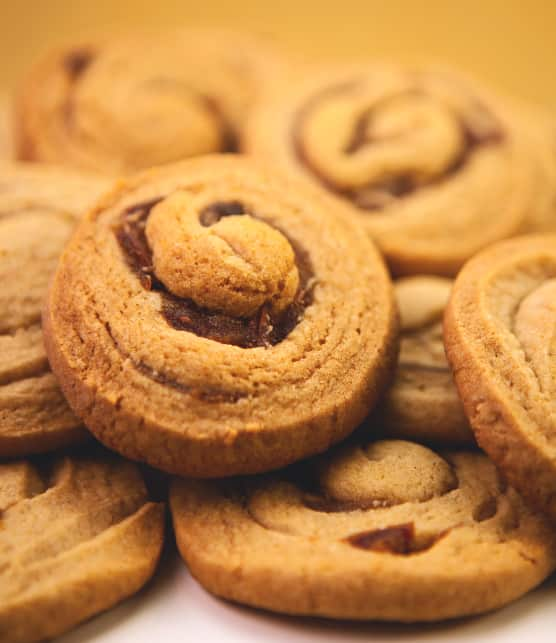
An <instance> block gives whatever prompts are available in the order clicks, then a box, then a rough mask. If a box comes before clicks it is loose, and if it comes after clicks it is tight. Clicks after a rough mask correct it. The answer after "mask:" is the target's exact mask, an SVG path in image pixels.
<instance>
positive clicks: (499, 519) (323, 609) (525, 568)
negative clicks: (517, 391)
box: [170, 440, 556, 621]
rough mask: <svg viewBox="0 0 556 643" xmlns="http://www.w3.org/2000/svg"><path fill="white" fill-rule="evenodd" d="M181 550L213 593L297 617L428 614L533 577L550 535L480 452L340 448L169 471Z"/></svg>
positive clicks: (491, 597) (461, 606)
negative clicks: (232, 469)
mask: <svg viewBox="0 0 556 643" xmlns="http://www.w3.org/2000/svg"><path fill="white" fill-rule="evenodd" d="M170 498H171V499H170V504H171V509H172V515H173V520H174V527H175V529H176V534H177V541H178V546H179V549H180V552H181V554H182V556H183V557H184V559H185V560H186V562H187V564H188V566H189V569H190V571H191V572H192V573H193V575H194V576H195V577H196V578H197V579H198V580H199V581H200V582H201V583H202V584H203V585H204V586H205V588H206V589H208V590H209V591H211V592H213V593H215V594H217V595H220V596H223V597H226V598H229V599H232V600H234V601H238V602H242V603H247V604H249V605H255V606H258V607H264V608H267V609H271V610H275V611H279V612H286V613H292V614H307V615H319V616H327V617H334V618H356V619H381V620H402V621H429V620H439V619H443V618H451V617H456V616H463V615H466V614H474V613H479V612H483V611H488V610H490V609H494V608H495V607H499V606H501V605H503V604H505V603H507V602H509V601H510V600H513V599H515V598H517V597H518V596H520V595H521V594H523V593H525V592H526V591H527V590H529V589H531V588H532V587H533V586H535V585H536V584H538V583H539V582H540V581H541V580H542V579H543V578H544V577H545V576H546V575H547V574H548V573H550V571H551V569H552V568H553V567H554V564H555V558H554V556H555V544H556V541H555V539H554V535H553V534H552V533H551V531H550V527H549V525H548V524H547V522H546V521H545V520H544V519H543V518H542V517H540V516H538V515H535V514H534V513H532V512H531V511H530V510H529V509H528V508H527V506H526V505H525V503H524V502H523V501H522V500H521V498H520V497H519V496H518V495H517V493H516V492H515V491H513V490H512V489H511V488H508V487H507V486H506V485H505V484H504V483H503V481H502V480H501V479H500V477H499V476H498V474H497V472H496V469H495V467H494V465H493V464H492V463H491V462H490V461H489V460H488V459H487V458H486V457H485V456H484V455H482V454H479V453H475V452H450V453H442V454H441V453H437V452H434V451H432V450H430V449H428V448H426V447H424V446H421V445H418V444H416V443H412V442H404V441H396V440H391V441H388V440H387V441H381V442H376V443H363V444H361V443H359V444H352V445H350V446H344V447H342V448H341V449H338V450H335V451H331V452H329V453H328V454H326V455H325V456H322V457H321V458H319V459H316V460H315V461H312V462H311V461H306V462H304V463H302V464H299V465H296V466H294V467H292V468H290V469H288V470H285V471H283V472H281V473H277V474H273V475H270V474H269V475H266V476H261V477H259V478H243V479H237V480H235V481H233V480H227V481H222V482H221V483H218V482H211V483H207V482H200V481H199V482H196V481H186V480H175V482H174V483H173V486H172V490H171V496H170Z"/></svg>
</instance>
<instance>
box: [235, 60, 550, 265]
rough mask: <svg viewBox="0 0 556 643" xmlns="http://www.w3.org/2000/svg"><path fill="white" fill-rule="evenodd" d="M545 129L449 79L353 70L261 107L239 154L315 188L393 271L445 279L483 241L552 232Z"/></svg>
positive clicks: (314, 80) (310, 81) (304, 84)
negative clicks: (273, 163) (363, 232)
mask: <svg viewBox="0 0 556 643" xmlns="http://www.w3.org/2000/svg"><path fill="white" fill-rule="evenodd" d="M541 122H542V125H541ZM545 125H546V127H545ZM548 132H549V129H548V118H546V117H545V118H541V117H540V116H539V115H538V114H537V113H535V112H533V111H529V112H528V111H527V109H525V108H522V107H521V106H520V107H516V106H514V105H513V104H512V103H510V102H509V101H506V100H504V99H502V98H498V97H497V96H495V95H493V94H491V93H490V92H488V91H487V90H484V89H483V88H481V87H479V86H477V85H476V84H475V83H472V82H471V81H469V80H467V79H465V78H460V77H459V76H458V75H457V74H454V73H452V72H447V71H444V70H440V69H410V68H403V67H395V66H386V65H383V66H379V65H367V66H363V65H361V66H359V67H358V66H355V67H350V66H347V67H344V68H339V69H326V70H323V71H321V72H320V73H319V72H318V71H316V72H313V73H312V74H311V76H310V78H306V79H304V80H303V81H301V82H299V83H294V84H293V86H292V87H291V88H289V90H288V91H286V92H284V94H283V96H282V98H281V99H275V100H274V101H272V102H271V101H268V102H267V103H266V104H265V105H263V106H261V108H260V110H259V111H258V112H257V113H256V114H255V118H254V120H253V123H252V125H250V126H249V129H248V136H247V148H248V150H250V151H252V152H254V153H256V154H259V155H261V156H264V157H268V158H269V159H270V158H272V159H275V160H277V161H278V162H279V163H280V164H281V165H283V166H284V167H286V168H288V169H289V170H290V171H292V172H295V173H296V174H297V175H299V176H301V177H303V178H305V180H309V181H311V182H312V183H313V184H315V185H317V186H319V187H320V188H321V189H322V190H323V192H325V193H326V194H327V195H328V196H329V197H330V198H332V199H333V200H334V201H335V203H336V204H337V205H338V207H340V208H341V209H342V210H343V212H344V215H345V216H346V217H355V218H356V219H357V220H359V221H360V222H361V223H362V224H363V225H364V226H365V227H366V229H367V230H368V232H369V234H370V235H371V236H372V237H373V238H374V239H375V240H376V241H377V242H378V243H379V245H380V246H381V249H382V250H383V251H384V252H385V254H386V257H387V259H388V261H389V263H390V265H391V267H392V269H393V270H394V272H395V273H397V274H414V273H418V272H423V273H435V274H444V275H453V274H455V273H456V272H457V270H458V269H459V267H461V265H462V264H463V263H464V261H465V260H466V259H467V258H469V257H470V256H471V255H473V254H474V253H475V252H477V251H478V250H479V249H480V248H482V247H484V246H486V245H487V244H488V243H491V242H493V241H496V240H499V239H501V238H504V237H508V236H511V235H514V234H516V233H518V232H520V231H522V230H523V229H526V228H528V227H529V228H532V227H540V228H544V227H548V228H550V229H552V230H553V229H554V225H555V223H554V213H555V212H556V209H555V205H556V199H555V197H556V175H555V169H556V168H555V166H554V162H553V160H551V159H550V154H551V153H550V152H549V145H547V139H548ZM542 137H544V139H545V140H544V142H543V141H542V140H541V139H542Z"/></svg>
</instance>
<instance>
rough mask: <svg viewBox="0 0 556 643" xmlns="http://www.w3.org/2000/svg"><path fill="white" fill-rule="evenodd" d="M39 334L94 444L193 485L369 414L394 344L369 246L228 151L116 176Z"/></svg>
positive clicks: (382, 275) (304, 447)
mask: <svg viewBox="0 0 556 643" xmlns="http://www.w3.org/2000/svg"><path fill="white" fill-rule="evenodd" d="M346 292H349V297H347V296H346ZM43 322H44V324H45V333H46V334H47V335H48V339H47V342H46V344H47V351H48V355H49V358H50V361H51V364H52V367H53V369H54V371H55V372H56V374H57V376H58V378H59V380H60V382H61V386H62V389H63V391H64V393H65V394H66V396H67V398H68V400H69V402H70V404H71V405H72V408H73V409H74V410H75V412H76V413H77V415H79V416H80V417H81V418H82V419H83V420H84V422H85V423H86V425H87V426H88V427H89V428H90V429H91V431H92V432H93V433H94V434H95V435H96V436H97V437H98V438H99V439H100V440H101V441H102V442H103V443H105V444H106V445H107V446H109V447H111V448H113V449H115V450H116V451H119V452H120V453H122V454H123V455H125V456H127V457H130V458H132V459H138V460H144V461H146V462H148V463H149V464H151V465H153V466H155V467H158V468H161V469H163V470H166V471H169V472H172V473H178V474H181V475H191V476H199V477H217V476H224V475H231V474H235V473H255V472H260V471H265V470H268V469H272V468H277V467H280V466H283V465H285V464H289V463H291V462H293V461H295V460H297V459H300V458H302V457H305V456H308V455H310V454H314V453H318V452H320V451H324V450H325V449H326V448H328V447H329V446H330V445H331V444H333V443H335V442H337V441H338V440H340V439H342V438H344V437H345V436H346V435H348V434H349V433H350V432H351V431H352V430H353V429H354V428H355V427H356V426H357V424H358V423H359V422H361V421H362V420H363V418H364V417H365V416H366V415H367V414H368V412H369V411H370V409H371V408H372V407H373V406H374V404H375V402H376V400H377V398H378V396H379V395H380V393H382V391H383V389H384V387H385V385H386V383H387V382H388V380H389V378H390V376H391V373H392V370H393V368H394V362H395V356H396V349H397V315H396V307H395V302H394V296H393V289H392V285H391V282H390V279H389V276H388V274H387V271H386V268H385V266H384V264H383V262H382V259H381V257H380V256H379V254H378V252H377V251H376V249H375V248H374V246H373V245H372V243H371V242H370V241H369V240H368V239H367V238H366V236H365V235H361V234H360V232H359V230H358V229H357V228H356V227H355V226H352V225H349V224H346V223H345V222H342V221H341V220H339V219H338V218H337V217H335V216H334V212H333V211H330V210H329V209H328V206H327V204H326V203H321V202H320V200H319V196H318V194H315V193H314V192H313V191H312V190H310V189H304V186H302V185H301V186H300V185H298V184H297V183H295V182H291V181H289V180H288V179H286V178H283V177H281V176H280V175H279V174H278V173H277V172H276V171H275V169H274V168H273V167H269V168H266V169H264V168H261V167H260V166H259V164H258V163H254V162H253V161H251V160H249V159H246V158H240V157H231V156H213V157H206V158H204V159H195V160H190V161H184V162H182V163H178V164H175V165H168V166H165V167H161V168H157V169H155V170H152V171H149V172H145V173H142V174H139V175H137V176H135V177H132V178H130V179H129V180H127V181H126V182H120V184H119V188H118V189H117V190H116V191H114V192H113V193H112V194H111V195H110V196H109V198H107V199H106V200H105V201H104V203H102V204H101V205H99V207H98V208H97V209H96V210H95V211H94V212H92V213H91V215H90V216H88V217H87V218H86V219H85V220H84V221H83V222H82V224H81V226H80V227H79V229H78V231H77V233H76V234H75V235H74V237H73V238H72V241H71V242H70V243H69V245H68V246H67V248H66V251H65V252H64V254H63V257H62V259H61V261H60V264H59V267H58V270H57V272H56V276H55V278H54V280H53V282H52V286H51V289H50V295H49V298H48V304H47V308H46V310H45V314H44V315H43Z"/></svg>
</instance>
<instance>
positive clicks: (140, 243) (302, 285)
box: [115, 197, 315, 348]
mask: <svg viewBox="0 0 556 643" xmlns="http://www.w3.org/2000/svg"><path fill="white" fill-rule="evenodd" d="M163 198H164V197H158V198H156V199H152V200H150V201H145V202H143V203H137V204H135V205H133V206H130V207H128V208H126V210H124V212H123V213H122V215H121V217H120V223H118V225H117V226H116V228H115V235H116V239H117V240H118V243H119V245H120V248H121V250H122V252H123V254H124V257H125V259H126V261H127V263H128V265H129V266H130V268H131V269H132V270H133V271H134V272H135V273H136V274H137V275H138V277H139V279H140V281H141V285H142V286H143V288H144V289H145V290H152V291H155V292H158V293H160V297H161V301H162V307H161V314H162V316H163V317H164V319H165V320H166V321H167V323H168V324H169V325H170V326H171V327H172V328H174V329H176V330H180V331H188V332H190V333H194V334H195V335H197V336H199V337H205V338H207V339H212V340H214V341H217V342H220V343H222V344H232V345H234V346H240V347H241V348H255V347H257V346H264V347H269V346H274V345H276V344H279V343H280V342H281V341H282V340H284V339H285V338H286V337H287V336H288V335H289V334H290V332H291V331H292V330H293V329H294V328H295V327H296V326H297V324H298V323H299V321H300V320H301V318H302V316H303V313H304V311H305V309H306V308H307V306H309V305H310V304H311V303H312V301H313V286H314V282H315V279H314V272H313V267H312V263H311V260H310V258H309V254H308V253H307V251H306V250H305V249H304V248H303V247H302V246H301V245H300V244H299V243H297V242H296V241H294V240H293V239H291V238H290V237H289V236H288V235H287V234H286V233H285V232H284V231H283V230H281V229H280V228H279V227H278V226H276V225H274V224H272V223H271V222H269V221H268V220H266V219H265V223H267V224H268V225H272V226H273V227H274V228H275V229H277V230H279V232H281V233H282V234H283V235H284V236H285V237H286V238H287V239H288V241H289V243H290V245H291V247H292V249H293V251H294V255H295V262H296V265H297V269H298V271H299V288H298V289H297V293H296V295H295V298H294V301H293V303H292V304H291V305H290V306H288V308H286V309H285V310H284V311H283V312H282V313H280V314H273V313H272V312H271V310H270V307H269V306H267V305H263V306H262V307H261V308H260V309H259V310H258V311H257V313H256V314H255V315H253V316H251V317H232V316H230V315H226V314H224V313H220V312H216V311H213V310H208V309H206V308H202V307H200V306H198V305H197V304H196V303H195V302H194V301H192V300H191V299H185V298H181V297H177V296H176V295H174V294H173V293H171V292H170V291H169V290H168V289H167V288H166V287H165V286H164V284H163V283H162V282H161V281H160V280H159V279H158V278H157V276H156V274H155V271H154V267H153V261H152V252H151V249H150V247H149V245H148V243H147V239H146V235H145V226H146V223H147V220H148V218H149V215H150V213H151V210H152V208H153V207H154V206H155V205H156V204H157V203H159V202H160V201H162V200H163ZM246 213H247V210H246V208H245V206H244V205H243V204H242V203H240V202H239V201H227V202H216V203H212V204H210V205H208V206H207V207H205V208H204V209H203V210H202V211H201V212H200V214H199V221H200V222H201V224H202V225H203V226H205V227H208V226H211V225H214V224H215V223H217V222H218V221H219V220H220V219H221V218H222V217H225V216H231V215H239V214H246ZM249 215H250V216H252V217H256V218H261V219H262V217H258V216H257V215H256V214H253V213H249Z"/></svg>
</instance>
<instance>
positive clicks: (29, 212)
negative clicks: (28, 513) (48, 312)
mask: <svg viewBox="0 0 556 643" xmlns="http://www.w3.org/2000/svg"><path fill="white" fill-rule="evenodd" d="M105 187H106V184H105V182H104V180H101V179H97V178H96V177H93V176H89V175H87V174H81V173H79V172H72V171H67V170H65V169H60V168H54V167H46V166H33V165H27V164H16V163H9V162H3V163H0V278H1V280H2V291H1V293H0V355H1V356H2V359H1V361H0V457H6V456H22V455H28V454H31V453H37V452H40V451H47V450H50V449H54V448H57V447H61V446H64V445H66V444H69V443H70V442H74V441H78V440H81V439H83V438H84V437H85V436H86V435H87V434H86V431H85V429H84V428H83V427H82V425H81V422H80V421H79V420H78V419H77V418H76V417H75V415H74V414H73V413H72V412H71V410H70V408H69V407H68V405H67V403H66V401H65V400H64V397H63V396H62V393H61V391H60V389H59V387H58V385H57V383H56V380H55V378H54V375H53V374H52V372H51V370H50V368H49V366H48V361H47V358H46V353H45V350H44V347H43V340H42V331H41V306H42V300H43V298H44V296H45V294H46V290H47V286H48V282H49V280H50V278H51V276H52V272H53V271H54V267H55V265H56V262H57V260H58V256H59V254H60V252H61V251H62V248H63V246H64V243H65V242H66V240H67V238H68V237H69V235H70V233H71V231H72V229H73V228H74V226H75V223H76V221H77V219H78V217H79V216H80V215H82V214H84V212H85V210H86V209H87V208H88V207H90V206H91V205H92V204H93V202H94V201H95V200H96V199H97V198H98V197H99V196H100V194H101V193H102V191H103V189H104V188H105Z"/></svg>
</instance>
